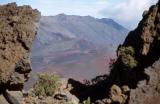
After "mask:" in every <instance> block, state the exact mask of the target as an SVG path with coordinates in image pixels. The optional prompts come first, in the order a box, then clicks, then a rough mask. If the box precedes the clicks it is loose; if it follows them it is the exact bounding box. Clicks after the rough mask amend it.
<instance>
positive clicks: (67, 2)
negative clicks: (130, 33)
mask: <svg viewBox="0 0 160 104" xmlns="http://www.w3.org/2000/svg"><path fill="white" fill-rule="evenodd" d="M157 1H158V0H0V4H6V3H10V2H16V3H17V4H18V5H31V6H32V8H34V9H38V10H39V11H40V12H41V14H42V15H45V16H54V15H57V14H61V13H65V14H68V15H80V16H88V15H90V16H93V17H95V18H111V19H114V20H115V21H116V22H118V23H119V24H121V25H122V26H124V27H126V28H128V29H130V30H132V29H134V28H135V27H136V26H137V24H138V22H139V21H140V20H141V18H142V13H143V11H144V10H148V8H149V7H150V6H151V5H153V4H156V2H157Z"/></svg>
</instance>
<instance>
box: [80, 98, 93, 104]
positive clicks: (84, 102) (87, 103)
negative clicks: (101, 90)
mask: <svg viewBox="0 0 160 104" xmlns="http://www.w3.org/2000/svg"><path fill="white" fill-rule="evenodd" d="M82 104H91V99H90V97H88V98H87V100H84V101H83V103H82Z"/></svg>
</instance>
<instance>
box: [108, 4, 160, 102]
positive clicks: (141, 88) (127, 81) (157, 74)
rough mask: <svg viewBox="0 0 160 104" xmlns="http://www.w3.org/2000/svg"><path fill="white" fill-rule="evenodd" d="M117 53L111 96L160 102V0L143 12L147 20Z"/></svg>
mask: <svg viewBox="0 0 160 104" xmlns="http://www.w3.org/2000/svg"><path fill="white" fill-rule="evenodd" d="M117 55H118V59H117V61H116V62H115V63H114V65H113V69H112V71H111V74H110V86H111V89H110V91H109V92H110V95H109V98H110V99H111V100H112V101H113V102H119V103H121V104H124V103H125V104H159V103H160V101H159V100H158V98H159V97H160V59H159V58H160V1H158V3H157V4H156V5H153V6H151V7H150V9H149V10H148V11H145V12H144V13H143V19H142V20H141V21H140V23H139V25H138V27H137V28H136V29H135V30H133V31H131V32H130V33H129V34H128V36H127V38H126V39H125V42H124V43H123V44H122V45H120V46H119V48H118V50H117ZM118 89H119V90H118ZM124 89H127V90H129V92H127V93H126V92H125V91H124ZM115 91H120V92H121V93H120V94H119V95H118V94H115ZM115 96H116V97H115Z"/></svg>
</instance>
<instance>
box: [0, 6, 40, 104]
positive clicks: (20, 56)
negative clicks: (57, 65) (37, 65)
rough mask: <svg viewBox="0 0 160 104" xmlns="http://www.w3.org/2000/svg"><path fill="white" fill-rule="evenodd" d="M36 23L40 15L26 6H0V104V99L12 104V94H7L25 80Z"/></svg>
mask: <svg viewBox="0 0 160 104" xmlns="http://www.w3.org/2000/svg"><path fill="white" fill-rule="evenodd" d="M39 19H40V13H39V12H38V11H37V10H33V9H32V8H31V7H30V6H17V5H16V3H10V4H7V5H0V63H1V65H0V94H1V95H0V104H2V102H1V99H3V101H5V100H7V101H8V102H9V103H11V104H15V103H16V101H15V100H14V101H15V103H13V102H10V101H12V100H13V99H14V98H13V96H12V94H13V93H15V92H13V93H12V92H10V91H17V90H19V91H20V90H22V88H23V84H24V82H25V81H26V80H27V79H28V78H29V73H30V71H31V66H30V61H29V52H30V50H31V45H32V41H33V39H34V37H35V35H36V33H37V28H38V21H39ZM13 95H15V96H16V94H13ZM18 95H19V94H18ZM3 97H5V98H3ZM15 98H16V97H15ZM3 104H5V103H4V102H3ZM16 104H18V103H16Z"/></svg>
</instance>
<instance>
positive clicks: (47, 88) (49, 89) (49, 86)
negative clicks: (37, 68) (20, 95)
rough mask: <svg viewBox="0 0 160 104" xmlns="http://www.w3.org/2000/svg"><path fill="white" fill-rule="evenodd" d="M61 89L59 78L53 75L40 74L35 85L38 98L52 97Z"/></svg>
mask: <svg viewBox="0 0 160 104" xmlns="http://www.w3.org/2000/svg"><path fill="white" fill-rule="evenodd" d="M59 87H60V81H59V76H58V75H56V74H53V73H51V74H50V73H41V74H38V81H37V83H36V84H35V85H34V87H33V89H34V91H33V93H34V94H35V95H36V96H52V95H54V93H55V92H56V91H57V90H58V88H59Z"/></svg>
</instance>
